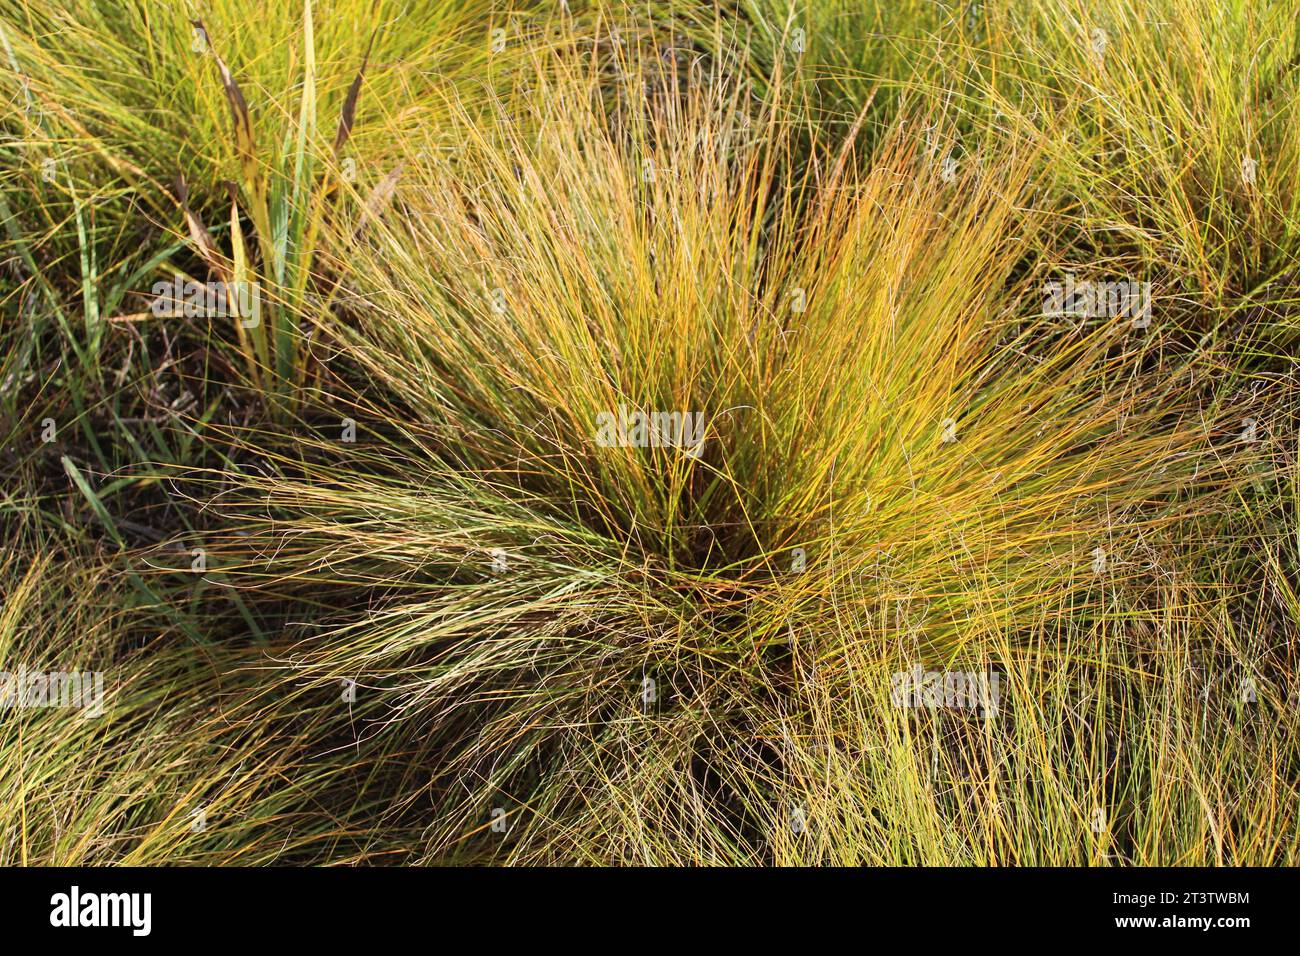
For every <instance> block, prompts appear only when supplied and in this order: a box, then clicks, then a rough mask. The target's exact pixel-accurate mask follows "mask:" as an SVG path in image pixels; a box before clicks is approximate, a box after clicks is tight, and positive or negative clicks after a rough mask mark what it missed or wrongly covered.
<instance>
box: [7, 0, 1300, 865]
mask: <svg viewBox="0 0 1300 956" xmlns="http://www.w3.org/2000/svg"><path fill="white" fill-rule="evenodd" d="M416 6H421V5H416ZM1288 10H1289V7H1288V3H1286V2H1283V3H1279V4H1274V5H1270V6H1268V7H1266V8H1258V7H1257V6H1256V5H1251V4H1227V5H1224V4H1221V3H1208V2H1201V0H1143V2H1134V0H1122V2H1121V0H1115V2H1113V3H1111V2H1107V3H1102V4H1096V3H1090V4H1086V5H1081V4H1076V3H1074V2H1072V0H1035V2H1034V3H1030V4H1024V3H1016V4H1011V3H1008V2H1003V0H998V2H985V3H981V4H971V5H967V6H966V7H964V8H957V7H953V8H952V9H951V10H945V9H941V8H940V6H939V5H937V4H929V3H925V4H922V3H915V4H913V3H901V4H889V5H874V4H867V5H863V4H860V3H859V4H850V3H844V4H840V3H824V4H823V3H818V4H807V5H804V4H799V3H790V4H787V3H785V2H784V0H781V2H777V0H761V2H753V3H745V4H740V5H734V4H719V5H717V6H715V7H702V6H701V5H700V4H694V3H690V4H688V3H676V2H673V0H665V2H656V3H651V4H637V5H627V6H624V5H621V4H615V3H611V2H598V3H577V2H573V0H571V2H569V3H567V4H560V3H555V4H547V3H537V4H516V5H505V4H500V3H478V2H468V0H466V2H459V3H440V4H425V5H422V8H421V9H419V10H406V9H405V7H404V6H403V5H402V4H395V3H394V4H389V3H366V4H361V3H354V2H345V0H335V2H330V3H326V2H315V3H301V4H288V5H285V4H262V3H258V2H253V0H223V2H221V3H216V4H209V5H208V6H207V7H205V9H204V11H203V12H202V18H201V19H200V18H199V17H198V16H196V14H195V12H194V11H192V10H190V9H189V8H188V7H187V6H185V5H184V4H179V3H176V4H172V3H165V4H155V3H150V4H141V5H135V4H130V3H128V4H120V3H117V4H112V5H108V4H100V3H97V2H90V0H86V2H81V3H73V4H65V5H62V6H61V7H59V8H58V9H54V8H53V5H44V4H38V3H34V2H31V0H24V2H16V0H11V2H0V31H3V32H2V34H0V36H2V37H3V39H4V53H5V56H6V57H7V59H8V68H7V70H4V71H0V95H2V96H3V97H4V98H5V99H6V101H7V102H8V103H9V104H10V106H11V107H12V109H11V110H10V112H8V113H7V114H6V116H5V119H4V125H3V130H4V132H5V134H6V137H7V138H6V140H5V142H4V144H3V151H0V183H3V187H4V190H3V194H2V195H0V199H2V200H3V206H0V214H2V215H3V217H4V220H5V231H4V233H3V235H0V246H2V249H3V257H4V263H3V269H4V274H5V275H6V280H5V282H6V283H7V285H5V286H3V287H0V289H3V293H2V294H0V310H3V311H2V315H3V324H0V339H2V341H0V345H3V346H4V353H5V355H6V358H5V360H4V363H5V364H4V366H3V369H0V372H3V383H4V387H3V395H2V396H0V433H3V434H4V435H5V446H4V451H3V452H2V453H0V471H3V474H4V477H5V480H4V485H3V493H2V496H0V522H3V525H4V528H5V530H6V534H7V537H8V538H9V539H10V540H11V541H12V545H11V547H10V549H9V550H8V551H7V552H6V554H5V557H4V558H3V560H0V589H3V593H4V609H3V611H0V670H4V671H6V672H16V671H18V670H19V669H22V670H23V671H24V672H50V673H53V672H59V673H62V672H70V671H76V672H83V671H85V672H94V671H98V672H102V673H103V676H104V679H105V681H104V682H105V685H106V688H107V689H106V691H105V694H104V696H103V699H102V711H103V713H102V714H100V715H88V714H86V713H84V711H85V708H81V710H82V711H83V712H81V713H78V712H76V711H75V710H73V709H69V708H66V707H44V706H24V707H18V708H11V709H9V710H8V711H7V713H6V717H5V720H4V722H3V724H2V725H0V740H2V741H3V744H0V748H2V750H3V756H2V757H0V794H3V799H0V807H3V808H4V809H3V811H0V813H2V814H3V815H4V817H5V820H4V823H5V824H6V826H4V827H3V828H2V832H4V833H7V834H10V836H9V837H8V838H7V842H5V843H3V844H0V862H6V863H17V862H22V863H38V864H75V863H127V864H149V863H193V864H209V865H222V864H233V865H240V864H245V865H260V864H267V863H272V862H280V863H302V864H308V863H310V864H356V863H408V864H412V863H413V864H445V863H502V864H538V863H545V864H611V863H622V864H731V865H754V864H776V865H815V864H903V865H912V864H924V865H1003V864H1009V865H1153V864H1161V865H1290V864H1294V863H1295V862H1296V860H1295V853H1296V850H1295V848H1296V846H1297V836H1298V835H1300V819H1298V818H1297V808H1298V807H1300V803H1298V802H1297V796H1300V792H1298V789H1297V788H1298V781H1297V767H1298V766H1300V764H1298V758H1300V754H1297V751H1296V746H1297V745H1296V741H1297V739H1300V738H1298V737H1297V733H1296V731H1297V727H1296V721H1297V719H1298V717H1300V674H1298V673H1297V660H1296V657H1295V633H1296V630H1295V629H1296V627H1297V622H1300V602H1298V601H1297V592H1296V583H1295V582H1296V559H1297V544H1298V541H1297V528H1296V519H1295V513H1296V512H1295V505H1296V503H1297V502H1296V484H1295V478H1296V467H1297V458H1296V454H1297V453H1296V443H1295V413H1296V403H1295V382H1294V375H1293V372H1292V369H1291V367H1290V360H1289V355H1290V352H1291V350H1292V348H1293V345H1294V330H1295V315H1296V312H1295V304H1296V290H1297V284H1296V277H1295V275H1294V269H1295V261H1296V254H1297V248H1296V228H1297V211H1296V205H1295V204H1296V201H1297V194H1296V182H1297V173H1300V167H1297V154H1298V150H1297V147H1298V146H1300V143H1298V142H1297V140H1296V138H1295V137H1296V132H1295V131H1296V128H1297V127H1296V125H1295V123H1294V118H1295V106H1296V96H1297V92H1296V63H1297V62H1298V61H1297V57H1298V56H1300V48H1297V46H1296V35H1295V30H1294V23H1295V17H1294V16H1293V15H1289V14H1288ZM1293 13H1294V11H1290V14H1293ZM196 21H197V22H196ZM142 44H143V45H144V48H145V49H146V50H147V51H148V53H147V55H145V56H144V57H143V59H144V63H143V64H142V65H141V64H140V62H139V61H140V60H141V54H140V50H141V46H142ZM128 61H129V62H130V65H129V66H128ZM47 154H48V156H47ZM48 157H53V158H54V159H55V163H54V166H53V167H51V166H50V165H49V164H48V163H45V162H44V160H45V159H46V158H48ZM51 169H53V175H49V173H50V170H51ZM177 276H179V277H181V278H182V279H183V280H185V281H191V282H196V283H209V284H211V285H213V286H215V287H217V288H220V289H226V290H231V289H236V288H241V287H244V286H252V287H255V288H256V289H257V291H258V300H257V303H258V304H257V308H258V310H259V311H257V312H256V313H253V314H242V315H233V316H232V315H230V314H212V313H211V310H204V309H197V310H196V309H185V308H179V309H176V308H173V309H161V310H160V309H158V308H156V303H157V299H156V297H155V296H153V295H151V294H150V289H151V286H152V285H153V283H155V282H157V281H159V280H162V281H170V280H172V279H173V278H174V277H177ZM1066 282H1068V283H1070V284H1071V285H1072V287H1073V288H1074V289H1075V290H1076V291H1078V290H1079V289H1081V288H1082V289H1084V290H1085V292H1084V293H1082V294H1083V295H1085V299H1084V300H1083V301H1086V302H1088V303H1089V305H1088V306H1086V307H1083V308H1081V307H1080V306H1079V302H1080V301H1081V300H1080V299H1078V298H1075V297H1072V296H1071V295H1070V294H1069V293H1066V294H1065V298H1064V299H1062V298H1061V296H1060V292H1059V289H1060V285H1059V284H1060V283H1066ZM1054 283H1056V284H1058V285H1053V284H1054ZM1089 283H1092V284H1093V285H1089ZM1103 284H1105V285H1103ZM1053 289H1056V290H1057V292H1056V293H1053V292H1052V290H1053ZM1097 290H1100V291H1097ZM1107 290H1110V291H1107ZM1117 290H1118V291H1117ZM1137 290H1141V291H1140V292H1139V291H1137ZM1094 292H1095V293H1096V294H1094ZM1054 294H1055V296H1056V298H1055V305H1053V295H1054ZM1143 303H1145V304H1143Z"/></svg>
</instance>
